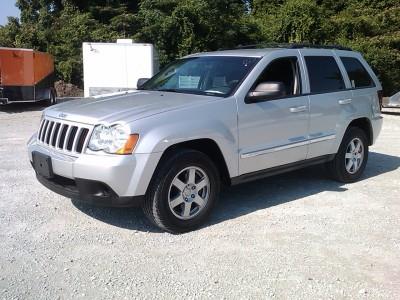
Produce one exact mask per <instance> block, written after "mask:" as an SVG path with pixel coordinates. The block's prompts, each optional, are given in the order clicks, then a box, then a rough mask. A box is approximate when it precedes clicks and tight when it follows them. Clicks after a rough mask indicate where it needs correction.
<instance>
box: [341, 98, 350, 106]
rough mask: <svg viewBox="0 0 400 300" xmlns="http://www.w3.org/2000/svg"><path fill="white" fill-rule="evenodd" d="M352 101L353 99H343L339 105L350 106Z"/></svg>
mask: <svg viewBox="0 0 400 300" xmlns="http://www.w3.org/2000/svg"><path fill="white" fill-rule="evenodd" d="M351 101H352V99H343V100H339V101H338V102H339V104H341V105H344V104H350V103H351Z"/></svg>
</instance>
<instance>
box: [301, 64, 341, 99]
mask: <svg viewBox="0 0 400 300" xmlns="http://www.w3.org/2000/svg"><path fill="white" fill-rule="evenodd" d="M304 59H305V61H306V65H307V70H308V77H309V79H310V88H311V93H316V94H318V93H329V92H336V91H341V90H344V89H345V88H346V86H345V84H344V80H343V77H342V73H341V72H340V69H339V67H338V65H337V63H336V60H335V59H334V58H333V57H332V56H305V57H304Z"/></svg>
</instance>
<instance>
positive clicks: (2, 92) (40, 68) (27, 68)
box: [0, 47, 56, 104]
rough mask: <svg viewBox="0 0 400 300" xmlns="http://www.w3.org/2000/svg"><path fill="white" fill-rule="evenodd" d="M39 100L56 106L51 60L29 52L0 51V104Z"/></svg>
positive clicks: (4, 49)
mask: <svg viewBox="0 0 400 300" xmlns="http://www.w3.org/2000/svg"><path fill="white" fill-rule="evenodd" d="M40 100H46V101H47V102H48V104H54V103H56V92H55V89H54V60H53V57H52V56H51V55H50V54H47V53H43V52H39V51H34V50H31V49H17V48H2V47H0V104H8V103H11V102H35V101H40Z"/></svg>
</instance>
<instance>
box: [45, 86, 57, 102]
mask: <svg viewBox="0 0 400 300" xmlns="http://www.w3.org/2000/svg"><path fill="white" fill-rule="evenodd" d="M54 104H57V97H56V92H55V91H54V90H50V98H49V99H47V100H46V105H47V106H51V105H54Z"/></svg>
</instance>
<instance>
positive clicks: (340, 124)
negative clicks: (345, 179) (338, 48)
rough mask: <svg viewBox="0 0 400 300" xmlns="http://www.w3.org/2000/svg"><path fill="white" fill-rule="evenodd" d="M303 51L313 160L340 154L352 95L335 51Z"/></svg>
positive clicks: (349, 113) (310, 147)
mask: <svg viewBox="0 0 400 300" xmlns="http://www.w3.org/2000/svg"><path fill="white" fill-rule="evenodd" d="M300 52H301V53H302V55H303V59H304V64H305V66H306V71H307V72H306V73H307V79H308V80H307V82H308V83H309V84H308V92H309V98H310V128H309V148H308V154H307V159H309V158H314V157H319V156H323V155H326V154H332V153H335V152H336V151H337V149H336V148H337V145H338V142H340V140H341V138H342V134H343V131H344V129H343V128H345V127H347V120H348V119H349V115H351V114H352V111H351V102H352V93H351V91H350V90H349V89H348V88H349V82H348V79H347V77H345V76H344V70H342V68H343V66H342V65H341V64H339V61H338V60H339V58H338V57H336V56H335V53H334V51H327V50H310V49H303V50H300Z"/></svg>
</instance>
